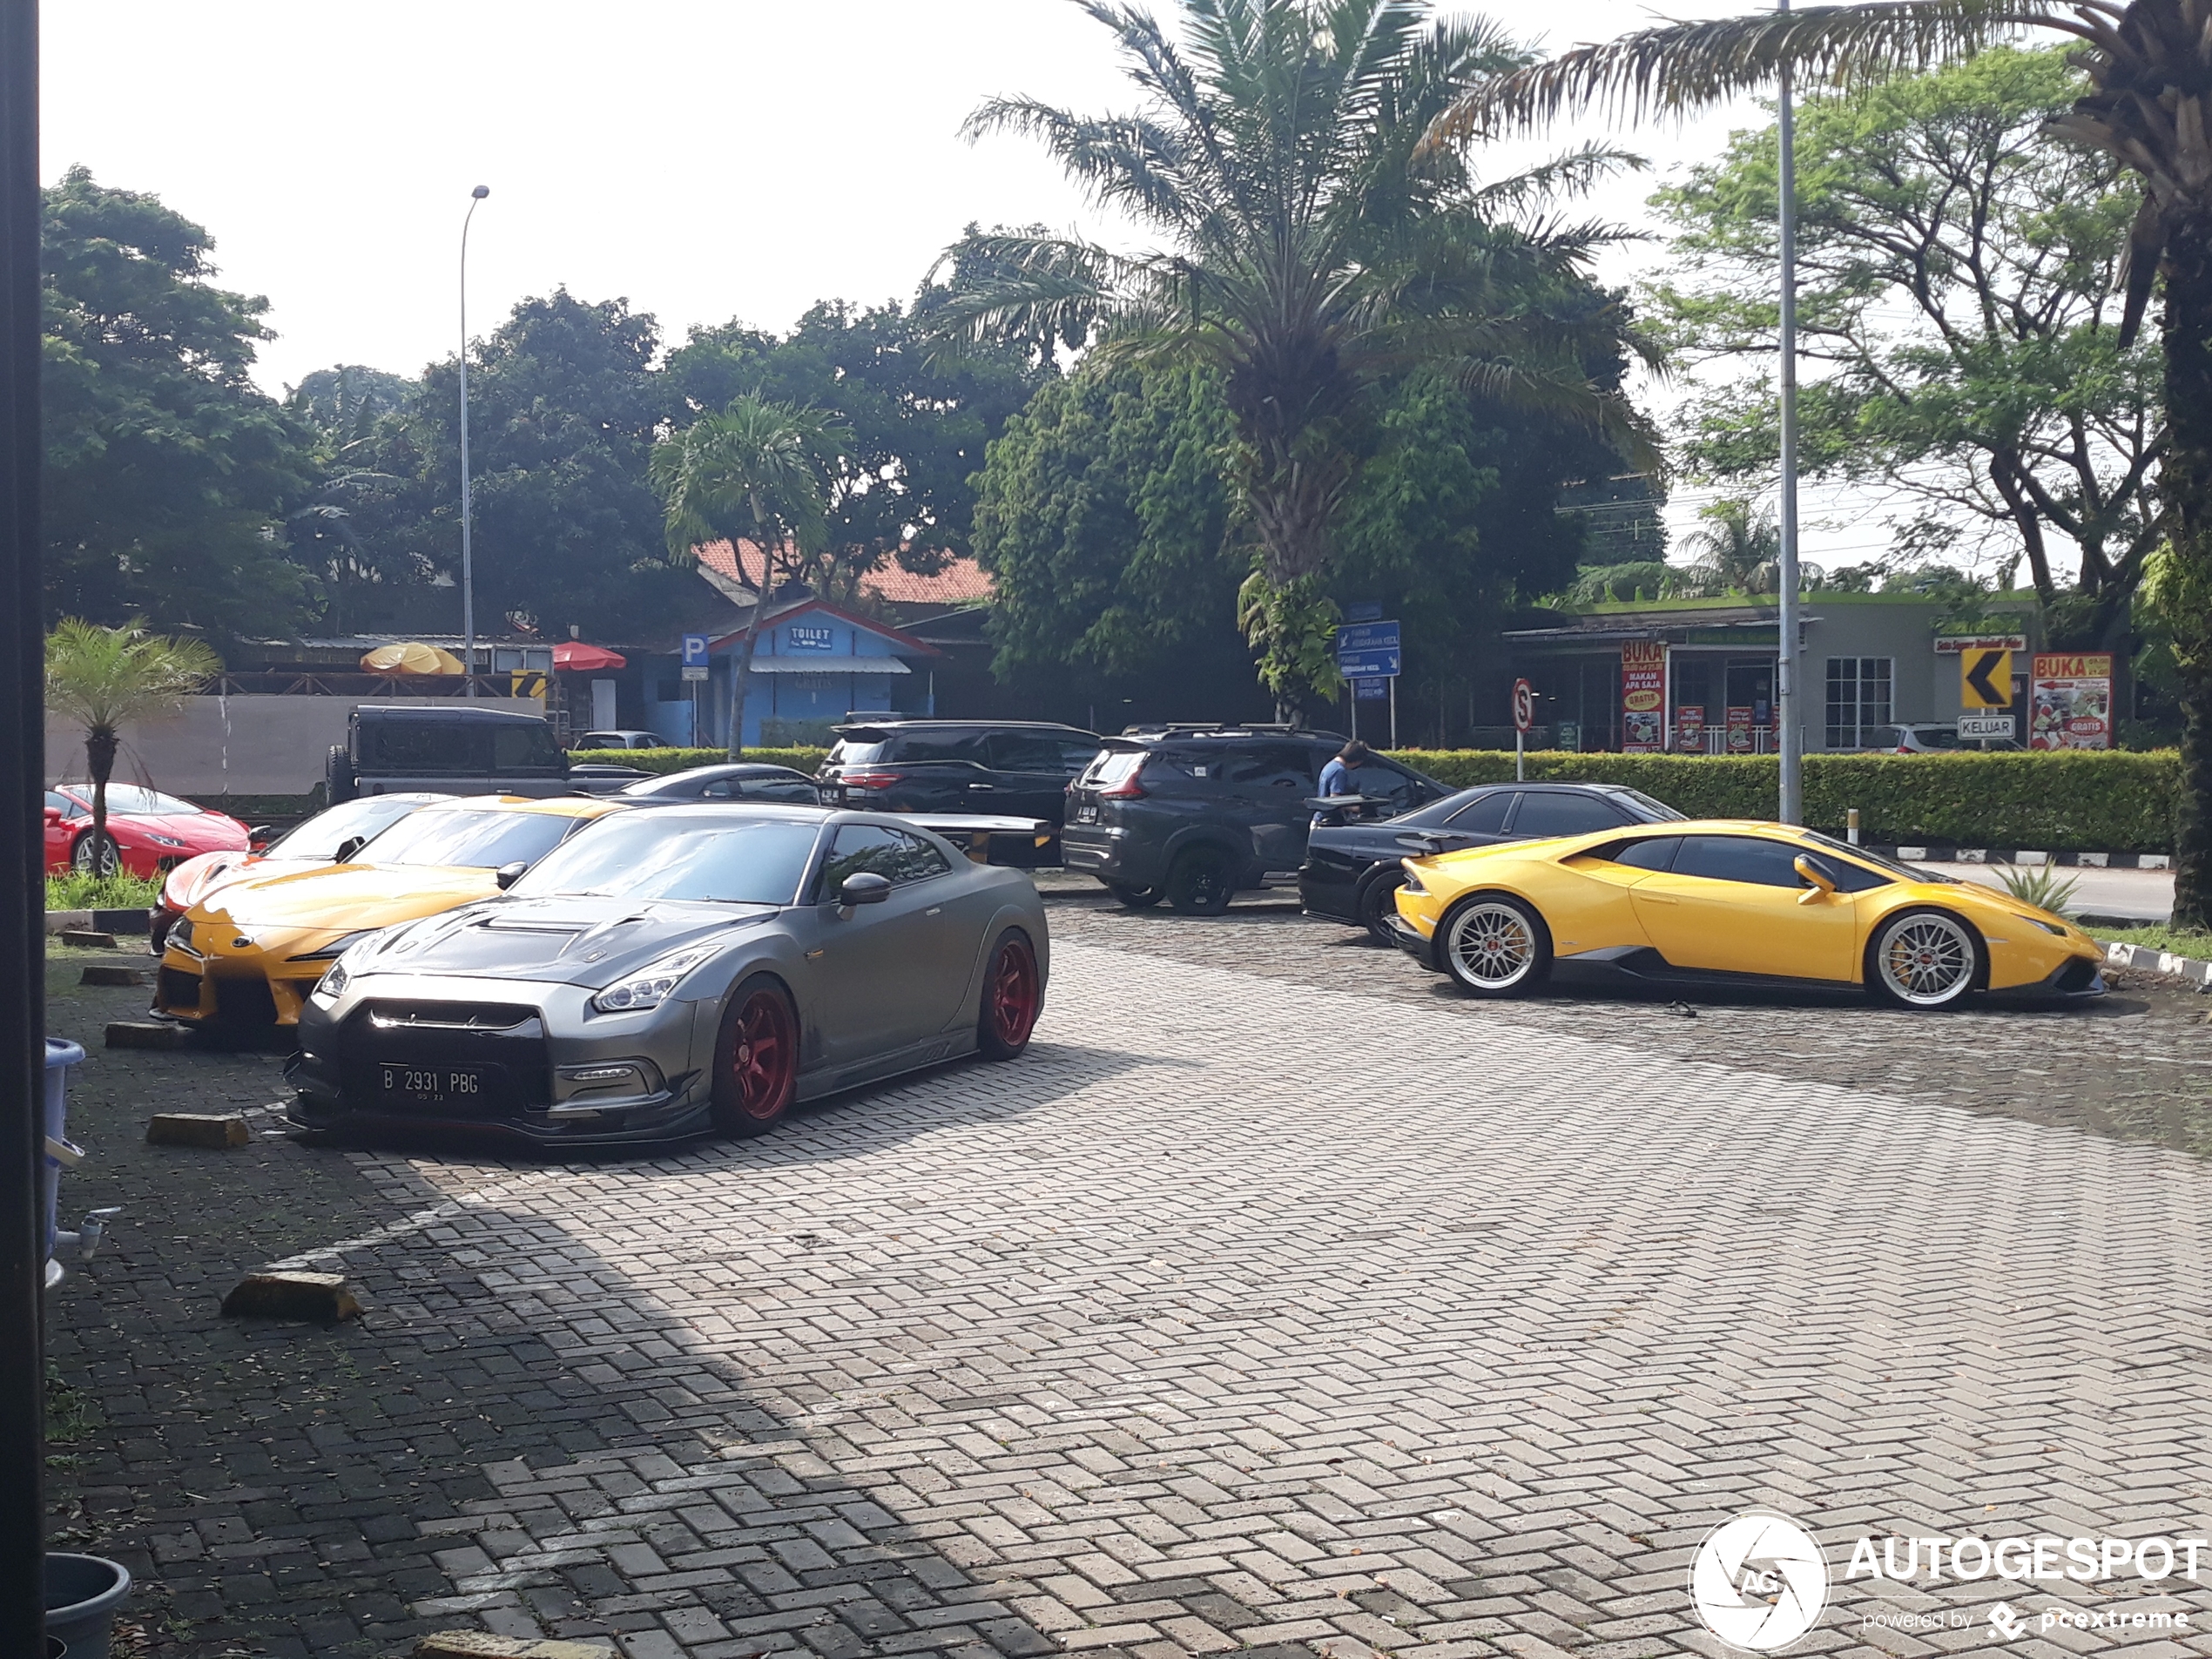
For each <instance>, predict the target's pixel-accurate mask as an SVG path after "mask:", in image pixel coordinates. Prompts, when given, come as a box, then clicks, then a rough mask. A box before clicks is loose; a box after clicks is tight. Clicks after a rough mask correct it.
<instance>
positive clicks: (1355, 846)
mask: <svg viewBox="0 0 2212 1659" xmlns="http://www.w3.org/2000/svg"><path fill="white" fill-rule="evenodd" d="M1356 810H1357V809H1356V808H1353V809H1352V811H1356ZM1339 815H1340V816H1344V817H1346V818H1350V817H1351V813H1350V812H1346V813H1341V814H1339ZM1681 817H1682V814H1681V813H1678V812H1676V810H1675V809H1674V808H1673V807H1671V806H1668V805H1667V804H1666V803H1665V802H1664V801H1659V800H1654V799H1652V798H1651V797H1650V796H1649V795H1646V794H1643V793H1642V792H1639V791H1637V790H1634V789H1629V788H1628V787H1626V786H1622V785H1619V784H1483V785H1480V786H1478V787H1476V788H1474V789H1462V790H1461V791H1460V792H1459V793H1458V794H1456V795H1447V796H1446V797H1445V798H1444V799H1442V800H1439V801H1432V802H1430V803H1429V805H1427V806H1423V807H1421V808H1420V809H1419V810H1418V811H1415V812H1411V813H1401V814H1400V815H1399V816H1398V817H1396V818H1388V819H1364V820H1363V819H1356V818H1352V819H1351V821H1349V822H1345V823H1339V824H1318V825H1316V826H1314V828H1313V830H1312V833H1311V834H1310V835H1309V836H1308V837H1307V840H1306V848H1305V863H1304V864H1303V865H1302V866H1300V867H1299V869H1298V901H1299V903H1300V904H1301V905H1303V906H1304V907H1305V914H1307V915H1309V916H1324V917H1326V918H1327V919H1328V920H1330V921H1345V922H1350V923H1351V924H1352V926H1354V927H1365V928H1366V930H1367V931H1368V932H1369V933H1370V934H1373V935H1374V936H1375V937H1376V938H1377V939H1379V940H1380V941H1382V942H1383V943H1385V944H1393V943H1395V942H1396V941H1395V939H1394V938H1393V934H1392V933H1391V929H1390V923H1391V919H1392V917H1393V916H1394V915H1395V914H1397V910H1396V907H1395V905H1394V903H1393V895H1394V894H1396V893H1397V891H1398V888H1399V884H1400V883H1402V882H1403V881H1404V880H1405V879H1406V873H1405V871H1404V870H1402V869H1401V868H1400V867H1399V860H1401V859H1403V858H1405V857H1406V854H1407V853H1409V852H1411V851H1412V850H1413V849H1412V848H1410V847H1409V846H1406V843H1404V842H1403V841H1401V840H1399V837H1400V836H1404V835H1409V834H1416V833H1418V834H1423V835H1426V837H1428V838H1429V840H1430V841H1431V842H1432V843H1433V845H1431V846H1429V847H1428V848H1427V849H1426V850H1428V851H1432V852H1442V853H1455V852H1459V851H1460V850H1461V849H1463V848H1466V847H1470V846H1494V845H1495V844H1496V843H1498V842H1500V841H1534V840H1542V839H1543V838H1545V837H1546V836H1551V835H1584V834H1588V833H1592V832H1594V831H1597V830H1607V829H1613V828H1615V827H1616V826H1621V825H1624V824H1657V823H1662V822H1667V821H1669V820H1672V819H1679V818H1681Z"/></svg>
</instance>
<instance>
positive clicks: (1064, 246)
mask: <svg viewBox="0 0 2212 1659" xmlns="http://www.w3.org/2000/svg"><path fill="white" fill-rule="evenodd" d="M1076 3H1078V4H1080V5H1082V8H1083V9H1084V10H1086V11H1088V12H1089V14H1090V15H1091V17H1094V18H1096V20H1097V21H1098V23H1099V24H1102V25H1103V27H1104V28H1105V29H1106V30H1108V31H1109V34H1110V35H1111V36H1112V37H1113V41H1114V44H1115V45H1116V47H1117V49H1118V51H1119V52H1120V55H1121V57H1122V58H1123V61H1124V64H1125V65H1126V67H1127V70H1128V72H1129V75H1130V79H1131V80H1132V81H1133V82H1134V83H1135V84H1136V88H1137V90H1138V91H1139V92H1140V93H1141V94H1142V97H1143V106H1142V107H1141V108H1140V109H1139V110H1137V111H1136V112H1133V113H1129V114H1118V115H1107V116H1086V115H1080V114H1076V113H1074V112H1072V111H1067V110H1062V109H1057V108H1055V107H1053V106H1051V105H1046V104H1042V103H1039V102H1037V101H1035V100H1034V99H1029V98H1001V99H996V100H994V101H992V102H990V103H988V104H985V105H983V106H982V107H981V108H980V109H979V110H977V111H975V113H974V115H972V116H971V117H970V118H968V134H969V136H970V137H971V138H973V137H980V136H981V135H982V134H984V133H988V132H1017V133H1022V134H1025V135H1028V136H1029V137H1033V138H1037V139H1039V140H1041V141H1042V143H1043V144H1044V145H1045V147H1046V148H1047V149H1048V150H1049V152H1051V154H1052V155H1053V157H1054V158H1055V159H1056V160H1058V161H1059V162H1060V164H1061V165H1062V167H1063V168H1065V169H1066V171H1067V172H1069V175H1070V176H1071V177H1072V178H1074V179H1076V180H1077V181H1079V182H1080V183H1081V184H1082V185H1085V186H1086V187H1087V188H1088V189H1089V192H1091V194H1092V195H1093V196H1094V197H1095V198H1096V199H1097V200H1098V201H1099V203H1100V204H1101V205H1102V206H1105V207H1108V208H1111V209H1114V210H1116V211H1118V212H1122V213H1123V214H1125V215H1127V216H1129V217H1130V218H1131V219H1135V220H1136V222H1137V223H1138V224H1139V225H1141V226H1144V227H1145V228H1146V229H1147V230H1148V231H1149V232H1150V233H1152V234H1153V235H1154V236H1156V237H1157V246H1155V247H1154V248H1152V249H1150V251H1146V252H1142V253H1130V254H1123V253H1113V252H1109V250H1107V249H1105V248H1103V247H1101V246H1096V245H1095V244H1093V243H1090V242H1088V241H1085V240H1082V239H1077V238H1074V237H1052V236H1046V235H1042V234H1037V233H1001V234H996V235H991V236H982V237H973V236H972V237H970V238H968V239H967V240H966V241H964V242H963V243H962V244H961V247H962V250H963V252H964V253H966V254H967V255H968V259H969V263H970V265H971V266H972V267H973V269H974V273H975V274H974V277H973V278H972V280H970V281H969V282H968V284H967V285H966V286H965V287H962V288H960V289H957V290H956V291H955V292H954V294H953V295H952V296H951V297H950V298H949V299H948V300H946V301H945V302H944V303H943V304H942V305H941V307H939V308H938V309H937V311H936V312H935V314H934V317H933V319H932V321H933V325H934V327H935V328H936V330H937V331H938V332H939V333H940V334H941V335H942V336H946V337H948V338H950V339H952V340H954V341H960V340H968V341H980V340H984V339H1014V340H1039V339H1043V340H1077V341H1086V342H1088V343H1089V344H1090V345H1091V346H1092V348H1093V349H1094V350H1095V351H1096V352H1097V353H1098V354H1100V355H1101V356H1102V357H1103V358H1105V359H1107V360H1108V361H1112V360H1113V359H1114V358H1116V357H1123V358H1130V359H1136V360H1139V361H1145V360H1150V361H1161V360H1168V361H1200V362H1203V363H1205V364H1208V365H1209V366H1211V367H1212V368H1214V369H1216V370H1217V372H1218V373H1219V374H1220V375H1221V378H1222V383H1223V386H1224V392H1225V395H1226V397H1227V400H1228V402H1229V406H1230V409H1231V414H1232V415H1233V417H1234V419H1235V422H1236V430H1237V434H1238V440H1239V446H1240V449H1241V452H1242V453H1241V457H1240V464H1239V475H1238V478H1237V480H1236V482H1237V484H1238V496H1239V499H1240V504H1241V508H1242V514H1243V520H1244V530H1245V532H1246V533H1247V534H1249V535H1250V536H1251V537H1252V538H1253V540H1254V541H1255V542H1256V543H1257V544H1258V545H1257V552H1256V556H1255V560H1254V570H1253V575H1252V577H1251V581H1250V582H1249V583H1247V584H1246V587H1245V590H1244V593H1243V595H1242V596H1240V599H1239V604H1238V610H1239V614H1240V617H1241V618H1242V620H1243V622H1244V626H1245V629H1246V633H1247V637H1250V638H1251V640H1252V641H1253V643H1254V644H1255V645H1257V646H1258V647H1260V649H1261V651H1262V653H1263V655H1262V663H1261V677H1262V678H1263V679H1264V680H1265V681H1266V682H1267V683H1268V684H1269V685H1270V686H1271V689H1272V690H1273V691H1275V693H1276V696H1277V698H1278V702H1282V703H1285V705H1288V704H1289V703H1290V702H1291V700H1292V699H1294V698H1296V697H1297V696H1298V695H1299V694H1300V693H1302V692H1304V691H1333V689H1334V686H1335V684H1336V672H1335V668H1334V665H1333V664H1332V661H1331V660H1330V656H1329V652H1328V651H1327V648H1326V641H1325V635H1326V631H1327V629H1328V627H1329V624H1331V623H1332V621H1333V620H1334V617H1335V607H1334V606H1333V605H1332V604H1330V603H1329V602H1328V600H1327V599H1326V598H1325V597H1324V594H1323V591H1322V587H1323V581H1324V578H1325V575H1326V573H1327V571H1328V570H1329V568H1330V564H1331V561H1332V526H1333V522H1334V520H1335V517H1336V516H1337V512H1338V509H1339V507H1340V505H1341V504H1342V503H1343V502H1344V501H1345V496H1346V495H1347V493H1348V492H1349V490H1350V489H1351V488H1352V484H1353V482H1355V480H1356V478H1357V475H1358V472H1359V457H1360V454H1361V448H1362V440H1363V435H1364V430H1365V423H1366V420H1367V418H1368V416H1369V415H1370V414H1371V412H1372V407H1373V395H1374V393H1375V392H1376V390H1377V388H1379V386H1381V385H1382V384H1383V383H1384V382H1386V381H1389V380H1391V379H1393V377H1398V376H1402V375H1404V374H1407V373H1409V372H1412V371H1414V370H1417V369H1418V370H1425V371H1428V372H1433V373H1441V374H1447V375H1449V376H1450V377H1452V379H1453V381H1455V382H1456V383H1457V384H1459V385H1460V386H1461V387H1462V388H1465V389H1466V390H1467V391H1468V392H1469V393H1471V394H1480V395H1487V396H1488V397H1490V398H1492V399H1494V400H1496V401H1499V402H1501V403H1502V404H1504V405H1506V406H1507V407H1508V408H1513V409H1514V410H1515V411H1516V412H1518V413H1521V414H1523V415H1526V414H1531V413H1534V414H1541V415H1550V416H1554V417H1558V416H1564V417H1567V418H1569V419H1573V420H1576V421H1583V422H1587V423H1588V424H1590V425H1593V426H1595V427H1597V428H1600V429H1602V430H1603V431H1604V432H1606V433H1608V434H1609V435H1612V436H1613V437H1614V438H1615V440H1616V441H1617V442H1619V444H1620V445H1621V447H1622V449H1623V450H1624V451H1626V452H1627V453H1628V454H1629V455H1630V456H1631V457H1632V458H1633V459H1635V461H1637V462H1641V463H1643V464H1647V465H1648V464H1650V463H1651V462H1652V461H1653V459H1654V457H1655V456H1656V445H1655V444H1654V442H1653V441H1652V435H1651V433H1650V430H1649V428H1648V427H1647V425H1646V424H1645V422H1644V421H1642V418H1641V417H1640V416H1639V415H1637V414H1636V413H1635V411H1634V410H1633V409H1631V408H1630V407H1629V404H1628V403H1627V401H1625V400H1624V399H1623V398H1622V396H1621V395H1620V394H1619V393H1618V391H1617V390H1615V389H1613V388H1611V387H1610V386H1609V385H1608V384H1606V383H1605V382H1604V380H1603V379H1602V378H1599V377H1594V375H1593V373H1592V368H1593V366H1594V365H1605V366H1613V365H1617V363H1618V361H1619V360H1620V357H1621V354H1622V350H1623V348H1624V346H1626V347H1630V348H1633V349H1638V350H1641V347H1640V346H1638V345H1637V344H1636V342H1635V340H1634V337H1633V334H1632V332H1631V330H1630V328H1629V320H1628V318H1627V316H1626V314H1625V313H1624V312H1623V311H1622V309H1621V308H1620V307H1617V306H1615V305H1614V304H1613V303H1611V302H1610V301H1608V300H1606V299H1605V298H1604V297H1603V296H1602V295H1599V294H1598V293H1596V292H1595V290H1594V289H1593V288H1592V287H1590V286H1589V284H1588V281H1587V280H1586V278H1587V274H1588V271H1587V261H1588V257H1589V255H1590V254H1591V253H1592V252H1593V251H1594V250H1595V248H1596V247H1597V246H1600V245H1602V244H1603V243H1604V242H1607V241H1608V240H1610V239H1613V238H1614V237H1615V236H1616V235H1617V234H1619V233H1616V232H1615V231H1614V230H1612V229H1611V228H1610V227H1608V226H1599V225H1592V224H1577V223H1569V222H1567V221H1565V220H1563V219H1560V218H1559V217H1557V216H1556V215H1555V214H1554V212H1553V210H1552V204H1554V202H1555V201H1556V200H1557V199H1559V197H1560V196H1561V195H1562V194H1568V193H1573V192H1576V191H1578V190H1580V189H1581V188H1583V187H1585V186H1587V185H1588V184H1589V183H1590V182H1592V181H1593V180H1594V179H1595V178H1597V177H1599V176H1601V175H1602V174H1603V173H1604V172H1608V171H1609V170H1611V169H1613V168H1615V167H1616V166H1620V165H1636V164H1635V163H1634V161H1633V158H1628V157H1624V156H1622V155H1621V154H1620V153H1619V152H1615V151H1612V150H1609V149H1605V148H1602V147H1600V146H1595V145H1593V146H1587V147H1585V148H1583V149H1581V150H1578V151H1575V152H1572V153H1570V154H1568V155H1566V156H1562V157H1561V158H1558V159H1556V160H1554V161H1553V162H1551V163H1549V164H1548V165H1544V166H1542V167H1539V168H1537V169H1534V171H1532V172H1528V173H1525V174H1522V175H1520V176H1518V177H1516V178H1514V179H1507V180H1504V181H1501V182H1499V183H1495V184H1492V185H1487V186H1485V185H1479V184H1478V183H1477V182H1476V181H1475V179H1474V178H1473V177H1472V175H1471V174H1470V172H1468V170H1467V167H1466V165H1464V162H1463V160H1462V158H1460V156H1459V155H1458V154H1457V153H1456V152H1451V151H1448V150H1432V151H1429V152H1422V150H1421V142H1422V136H1423V134H1424V132H1426V129H1427V128H1428V126H1429V125H1430V124H1431V122H1432V121H1433V120H1434V119H1435V118H1439V117H1441V116H1442V115H1444V114H1445V113H1446V111H1448V110H1449V109H1450V108H1452V107H1453V104H1454V103H1455V101H1456V100H1458V99H1460V98H1463V97H1465V96H1466V95H1467V94H1468V93H1469V92H1470V91H1472V90H1474V88H1475V87H1477V86H1479V85H1480V84H1484V83H1485V82H1486V81H1487V80H1488V79H1490V78H1493V77H1494V76H1496V75H1498V74H1500V73H1501V72H1504V71H1508V70H1511V69H1513V68H1514V67H1516V66H1518V65H1520V64H1524V63H1526V62H1527V56H1526V54H1524V53H1522V52H1521V51H1519V50H1518V49H1517V48H1515V47H1514V46H1513V45H1512V44H1511V43H1509V42H1508V41H1507V39H1506V37H1504V36H1503V35H1502V34H1501V32H1500V31H1499V30H1498V29H1497V28H1496V27H1495V26H1494V24H1488V23H1485V22H1480V21H1477V22H1467V23H1458V22H1444V21H1440V20H1437V19H1435V18H1434V17H1433V16H1432V11H1433V7H1432V3H1431V0H1182V7H1181V11H1182V17H1183V23H1184V30H1183V38H1182V41H1181V44H1178V43H1177V41H1175V40H1173V39H1170V37H1169V34H1168V31H1167V30H1166V28H1165V27H1164V26H1163V24H1160V23H1159V22H1158V21H1157V20H1156V19H1155V18H1153V17H1151V16H1150V15H1149V14H1148V13H1147V12H1145V11H1144V10H1141V9H1140V8H1139V7H1138V6H1136V4H1134V3H1116V0H1076ZM1515 214H1518V215H1521V217H1522V219H1523V220H1524V222H1522V223H1521V224H1520V225H1519V226H1517V227H1509V226H1506V225H1504V224H1502V223H1501V220H1502V219H1505V218H1507V217H1508V216H1512V215H1515ZM1602 373H1603V371H1601V374H1602ZM1317 639H1318V640H1319V641H1320V644H1319V648H1318V650H1317V649H1316V641H1317Z"/></svg>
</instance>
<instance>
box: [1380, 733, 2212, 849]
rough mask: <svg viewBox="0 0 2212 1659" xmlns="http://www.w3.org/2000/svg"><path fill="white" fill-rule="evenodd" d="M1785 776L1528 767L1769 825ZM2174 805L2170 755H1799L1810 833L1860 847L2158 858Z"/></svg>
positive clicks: (1465, 773) (1498, 761) (1498, 777)
mask: <svg viewBox="0 0 2212 1659" xmlns="http://www.w3.org/2000/svg"><path fill="white" fill-rule="evenodd" d="M1394 758H1395V759H1399V760H1401V761H1403V762H1404V763H1405V764H1406V765H1409V766H1412V767H1413V769H1414V770H1416V771H1418V772H1426V773H1427V774H1428V775H1429V776H1430V777H1432V778H1433V779H1436V780H1437V781H1438V782H1440V783H1447V784H1450V785H1452V786H1454V787H1456V788H1465V787H1467V786H1470V785H1473V784H1490V783H1509V782H1511V781H1512V779H1513V759H1514V758H1513V756H1512V755H1511V754H1510V753H1508V752H1503V751H1494V750H1487V749H1455V750H1443V751H1439V750H1421V749H1409V750H1404V751H1401V752H1399V753H1398V754H1397V755H1396V756H1395V757H1394ZM1780 765H1781V763H1780V762H1779V761H1778V760H1777V759H1776V758H1775V757H1774V756H1772V755H1618V754H1564V753H1552V752H1541V753H1536V754H1532V755H1530V756H1529V757H1528V777H1529V778H1530V779H1532V780H1534V779H1558V780H1561V781H1568V780H1571V781H1575V782H1581V783H1610V784H1625V785H1627V786H1629V787H1630V788H1633V789H1640V790H1642V792H1644V793H1645V794H1647V795H1651V796H1656V798H1657V799H1660V800H1663V801H1665V802H1666V803H1667V804H1668V805H1669V806H1672V807H1674V808H1675V809H1676V811H1678V812H1682V813H1688V814H1689V816H1690V817H1692V818H1772V817H1773V816H1774V813H1775V804H1776V796H1777V790H1778V787H1779V781H1780V779H1779V772H1780ZM2180 794H2181V758H2180V756H2179V755H2178V754H2177V753H2176V752H2175V751H2173V750H2170V749H2167V750H2160V751H2156V752H2151V753H2148V754H2145V753H2133V752H2122V751H2119V750H2099V751H2092V750H2081V749H2075V750H2066V751H2061V752H2058V753H2055V754H2036V753H2027V754H2020V753H2014V754H1978V753H1977V754H1939V755H1892V754H1849V755H1807V756H1806V757H1805V822H1806V823H1808V824H1810V825H1811V826H1812V827H1813V828H1815V829H1820V830H1826V831H1828V832H1829V833H1831V834H1838V835H1840V834H1841V833H1843V831H1844V825H1845V823H1846V821H1847V820H1846V818H1845V814H1846V813H1847V811H1848V810H1849V809H1850V808H1851V807H1853V806H1856V807H1858V811H1859V826H1860V833H1861V835H1862V836H1863V838H1864V839H1865V840H1868V841H1871V842H1881V843H1885V844H1890V845H1895V844H1898V843H1902V844H1904V845H1906V846H1999V847H2015V848H2017V847H2031V848H2038V849H2040V850H2043V851H2046V852H2053V853H2099V852H2110V853H2166V852H2170V851H2171V850H2172V849H2173V846H2174V808H2175V802H2176V801H2177V800H2178V799H2180Z"/></svg>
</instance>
